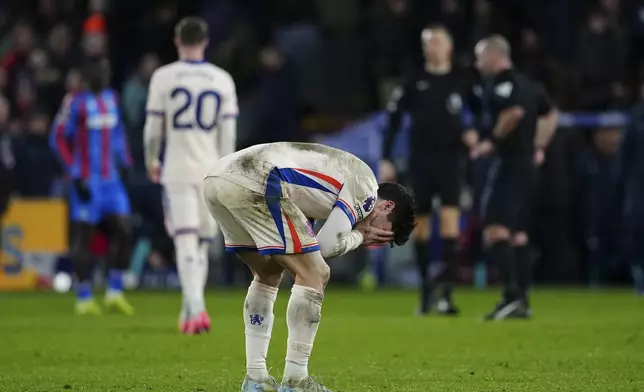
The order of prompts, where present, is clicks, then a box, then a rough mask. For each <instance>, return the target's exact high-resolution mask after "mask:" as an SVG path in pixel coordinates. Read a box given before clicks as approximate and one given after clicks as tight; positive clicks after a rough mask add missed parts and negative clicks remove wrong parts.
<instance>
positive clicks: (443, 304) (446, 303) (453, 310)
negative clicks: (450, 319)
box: [436, 298, 460, 316]
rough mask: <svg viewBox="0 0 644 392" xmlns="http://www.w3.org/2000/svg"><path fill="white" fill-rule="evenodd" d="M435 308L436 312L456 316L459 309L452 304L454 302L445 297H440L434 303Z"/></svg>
mask: <svg viewBox="0 0 644 392" xmlns="http://www.w3.org/2000/svg"><path fill="white" fill-rule="evenodd" d="M436 309H437V310H438V313H440V314H442V315H444V316H458V314H459V313H460V310H458V308H457V307H456V306H455V305H454V303H453V302H452V301H451V300H449V299H446V298H441V299H439V300H438V303H437V304H436Z"/></svg>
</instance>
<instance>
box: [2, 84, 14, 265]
mask: <svg viewBox="0 0 644 392" xmlns="http://www.w3.org/2000/svg"><path fill="white" fill-rule="evenodd" d="M8 120H9V103H8V102H7V100H6V99H5V98H4V97H2V96H0V233H1V232H2V219H3V217H4V215H5V212H6V211H7V208H8V207H9V198H10V197H11V192H12V190H13V189H12V188H13V168H14V165H15V159H14V156H13V151H12V146H11V138H10V136H9V134H8V133H7V125H8ZM0 249H2V236H1V235H0ZM1 261H2V252H0V263H1Z"/></svg>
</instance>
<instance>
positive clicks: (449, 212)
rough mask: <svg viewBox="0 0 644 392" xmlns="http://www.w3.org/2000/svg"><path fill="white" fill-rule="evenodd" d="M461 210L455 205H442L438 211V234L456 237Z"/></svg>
mask: <svg viewBox="0 0 644 392" xmlns="http://www.w3.org/2000/svg"><path fill="white" fill-rule="evenodd" d="M460 217H461V212H460V210H459V209H458V208H457V207H443V208H441V212H440V234H441V237H442V238H457V237H458V236H459V235H460V227H459V220H460Z"/></svg>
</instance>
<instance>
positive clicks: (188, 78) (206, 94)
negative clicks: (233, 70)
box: [146, 61, 238, 184]
mask: <svg viewBox="0 0 644 392" xmlns="http://www.w3.org/2000/svg"><path fill="white" fill-rule="evenodd" d="M146 110H147V115H148V116H160V117H163V119H164V141H165V150H164V154H163V164H162V171H161V178H160V181H161V183H162V184H168V183H201V181H203V178H204V176H205V174H206V171H207V170H208V166H209V164H211V163H212V162H213V160H214V161H216V160H217V159H219V158H221V156H220V151H221V149H220V147H219V144H220V143H222V142H225V141H221V140H220V138H221V133H220V132H219V129H218V125H219V123H220V122H221V121H222V120H225V119H226V118H230V117H236V116H237V114H238V108H237V94H236V91H235V83H234V81H233V79H232V78H231V76H230V74H229V73H228V72H226V71H224V70H223V69H221V68H219V67H217V66H215V65H213V64H210V63H207V62H190V61H176V62H174V63H171V64H168V65H165V66H163V67H161V68H159V69H158V70H156V71H155V72H154V74H153V75H152V80H151V81H150V88H149V93H148V102H147V107H146Z"/></svg>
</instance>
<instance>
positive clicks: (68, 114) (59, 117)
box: [49, 96, 78, 171]
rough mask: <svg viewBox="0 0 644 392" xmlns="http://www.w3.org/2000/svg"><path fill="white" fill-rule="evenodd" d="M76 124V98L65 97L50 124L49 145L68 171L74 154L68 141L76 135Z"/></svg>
mask: <svg viewBox="0 0 644 392" xmlns="http://www.w3.org/2000/svg"><path fill="white" fill-rule="evenodd" d="M77 122H78V98H77V97H73V96H66V97H65V98H64V99H63V103H62V105H61V107H60V109H59V110H58V113H57V114H56V119H55V120H54V122H53V123H52V129H51V132H50V135H49V144H50V146H51V149H52V151H54V153H55V154H56V156H58V158H59V159H60V161H61V163H62V165H63V167H64V168H65V170H66V171H69V170H70V168H71V166H72V165H73V163H74V153H73V151H72V149H71V145H70V141H71V139H72V138H73V136H74V134H75V133H76V125H77Z"/></svg>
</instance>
